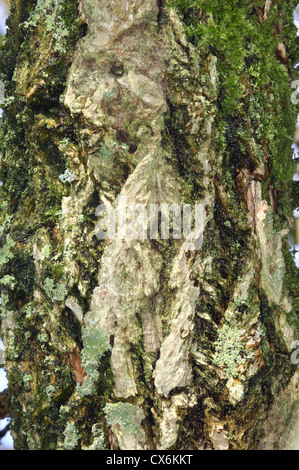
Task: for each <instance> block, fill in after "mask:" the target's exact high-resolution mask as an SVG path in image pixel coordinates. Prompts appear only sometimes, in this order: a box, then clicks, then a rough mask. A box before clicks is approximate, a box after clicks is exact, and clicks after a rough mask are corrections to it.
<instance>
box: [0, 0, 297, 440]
mask: <svg viewBox="0 0 299 470" xmlns="http://www.w3.org/2000/svg"><path fill="white" fill-rule="evenodd" d="M295 6H296V2H295V1H280V0H276V1H273V2H268V1H266V2H264V1H258V0H257V1H249V0H247V1H244V0H243V1H238V2H237V1H235V0H229V1H228V0H225V1H224V0H220V1H219V0H218V1H217V2H216V1H204V0H196V1H191V0H184V1H182V0H180V1H179V0H165V1H157V0H146V1H141V0H109V1H108V0H107V1H106V0H80V1H79V2H78V3H76V2H75V1H74V0H57V1H54V0H37V1H36V0H15V1H13V2H12V9H11V14H10V19H9V30H8V33H7V37H6V39H5V43H4V46H3V49H2V60H1V71H2V73H3V74H4V80H5V85H6V104H5V124H4V144H3V145H4V150H3V155H2V161H1V174H2V178H1V179H2V180H3V182H4V185H3V187H2V188H1V209H2V212H1V225H2V236H1V239H2V248H1V249H0V267H1V275H2V280H1V296H2V313H1V336H2V337H3V341H4V343H5V360H6V364H5V367H6V370H7V372H8V378H9V403H10V409H11V413H12V433H13V437H14V439H15V446H16V448H19V449H86V448H92V449H105V448H107V449H118V448H120V449H228V448H230V449H248V448H249V449H253V448H257V447H258V446H262V447H265V448H271V446H272V447H273V446H274V447H275V446H276V447H279V446H281V447H285V448H286V447H288V445H289V444H288V442H287V441H285V440H284V438H282V436H281V435H280V432H278V434H279V436H278V437H277V438H276V437H274V436H272V433H273V430H272V427H271V419H273V413H274V415H275V410H276V411H277V410H278V411H277V413H279V414H280V415H281V413H282V408H283V407H279V405H277V403H275V405H274V407H272V411H271V413H272V414H271V413H270V417H269V419H268V420H267V416H268V415H269V409H270V408H271V404H272V402H274V401H275V400H276V399H277V400H278V395H279V390H280V389H281V388H286V387H287V385H288V384H289V382H290V381H291V379H292V376H293V375H294V373H295V366H293V365H292V364H291V362H290V357H289V356H290V352H291V344H292V342H293V340H296V339H298V334H299V328H298V287H299V286H298V284H299V283H298V275H297V273H296V269H295V266H294V262H293V260H292V258H291V256H290V254H289V253H288V245H287V241H286V235H287V233H288V230H289V228H290V227H289V224H290V218H288V217H287V216H289V215H290V214H291V213H292V210H293V209H294V207H295V205H296V195H295V186H294V183H292V182H291V177H292V173H293V172H294V168H293V167H292V159H291V153H290V150H289V149H290V144H291V142H292V134H293V130H294V126H295V122H296V109H294V106H293V105H292V104H291V100H290V95H291V91H292V90H291V88H290V81H291V80H292V78H293V76H292V75H293V65H294V63H295V62H296V61H297V60H298V58H296V47H298V45H297V41H296V30H295V27H294V26H293V25H292V24H293V23H292V15H293V10H294V8H295ZM66 169H69V170H70V172H71V174H72V175H74V180H73V181H71V180H72V178H70V179H69V181H65V182H63V181H62V180H61V179H59V176H61V175H62V174H64V172H65V170H66ZM119 196H126V200H127V204H128V206H129V205H132V204H143V205H148V204H150V203H158V204H160V203H169V204H171V203H175V202H178V203H189V204H193V205H194V204H196V203H201V204H204V207H205V215H206V218H205V228H204V234H203V245H202V247H201V248H200V249H199V250H193V251H192V250H189V251H188V250H187V246H186V243H187V242H185V241H184V240H181V241H179V240H161V239H158V240H137V241H136V240H112V241H105V242H102V241H100V240H99V239H98V238H97V237H96V224H97V222H98V218H97V217H96V215H95V212H96V208H97V206H98V205H99V204H101V203H104V202H105V203H106V204H108V203H109V204H112V205H115V204H116V203H117V198H118V197H119ZM295 378H296V376H295ZM296 383H297V382H296V381H295V382H294V378H293V381H292V382H291V385H290V388H289V389H287V390H289V392H288V391H286V392H284V393H286V394H288V393H289V395H288V398H287V401H288V402H289V404H290V406H295V405H294V404H296V400H298V389H297V386H296ZM296 390H297V391H296ZM290 394H291V395H290ZM290 396H291V399H289V398H290ZM281 400H282V402H283V403H285V401H286V400H285V399H284V397H283V396H281ZM297 403H298V402H297ZM275 407H276V408H275ZM291 418H292V417H291V414H290V413H289V411H286V416H285V417H281V419H282V420H283V419H284V425H291V424H289V422H290V419H291ZM274 419H276V418H274ZM265 422H266V433H267V436H266V438H267V439H266V440H265V429H264V423H265ZM267 426H268V427H267ZM275 432H277V430H275ZM295 440H296V439H295ZM278 441H279V443H278ZM292 445H293V446H295V448H296V445H297V448H298V442H297V443H296V442H295V441H294V443H293V444H292Z"/></svg>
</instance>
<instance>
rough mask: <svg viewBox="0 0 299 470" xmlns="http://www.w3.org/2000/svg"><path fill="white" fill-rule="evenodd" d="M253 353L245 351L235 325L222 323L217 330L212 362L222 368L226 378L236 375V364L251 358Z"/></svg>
mask: <svg viewBox="0 0 299 470" xmlns="http://www.w3.org/2000/svg"><path fill="white" fill-rule="evenodd" d="M253 356H254V353H253V352H252V351H251V352H250V351H246V350H245V348H244V345H243V341H242V339H241V334H240V331H239V330H238V328H237V327H235V326H229V325H224V326H223V327H222V328H221V329H220V330H219V332H218V339H217V341H216V342H215V355H214V359H213V363H214V364H215V365H217V366H219V367H222V368H223V369H224V374H225V376H226V377H227V378H229V377H230V376H232V377H237V375H238V366H239V365H241V364H244V363H245V362H246V360H247V359H251V358H252V357H253Z"/></svg>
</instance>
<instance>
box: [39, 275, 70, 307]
mask: <svg viewBox="0 0 299 470" xmlns="http://www.w3.org/2000/svg"><path fill="white" fill-rule="evenodd" d="M44 290H45V292H46V294H47V295H48V297H50V299H51V300H52V301H53V302H63V301H64V299H65V298H66V296H67V288H66V284H65V283H64V282H61V283H59V284H58V285H57V286H55V284H54V281H53V279H51V278H49V277H47V278H46V279H45V282H44Z"/></svg>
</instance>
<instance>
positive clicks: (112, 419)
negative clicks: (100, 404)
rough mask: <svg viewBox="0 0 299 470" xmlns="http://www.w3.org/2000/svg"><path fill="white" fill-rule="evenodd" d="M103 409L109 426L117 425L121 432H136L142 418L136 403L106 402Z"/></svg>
mask: <svg viewBox="0 0 299 470" xmlns="http://www.w3.org/2000/svg"><path fill="white" fill-rule="evenodd" d="M104 411H105V413H106V416H107V423H108V425H109V426H114V425H119V426H120V428H121V431H122V433H129V434H135V435H136V434H137V432H138V429H139V428H140V424H141V421H142V419H143V413H142V411H141V409H140V408H139V407H138V406H137V405H132V404H131V403H122V402H119V403H108V404H107V405H106V406H105V408H104Z"/></svg>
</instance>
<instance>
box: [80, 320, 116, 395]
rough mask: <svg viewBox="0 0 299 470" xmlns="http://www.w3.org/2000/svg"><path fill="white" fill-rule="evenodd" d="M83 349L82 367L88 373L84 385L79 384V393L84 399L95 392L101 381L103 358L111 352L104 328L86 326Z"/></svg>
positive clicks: (83, 333) (84, 328)
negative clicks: (100, 366)
mask: <svg viewBox="0 0 299 470" xmlns="http://www.w3.org/2000/svg"><path fill="white" fill-rule="evenodd" d="M82 340H83V345H84V347H83V349H82V352H81V359H82V366H83V368H84V370H85V371H86V373H87V374H88V376H87V377H85V379H84V381H83V383H82V384H81V385H80V384H77V392H78V394H79V395H80V396H81V397H83V396H86V395H92V394H93V393H94V392H95V383H96V382H97V381H98V379H99V372H98V370H97V369H98V367H99V363H100V360H101V358H102V357H103V356H104V354H105V353H106V352H107V351H110V350H111V345H110V342H109V341H110V336H109V335H108V333H107V332H106V331H105V330H104V329H103V328H91V327H90V326H84V327H83V330H82Z"/></svg>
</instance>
